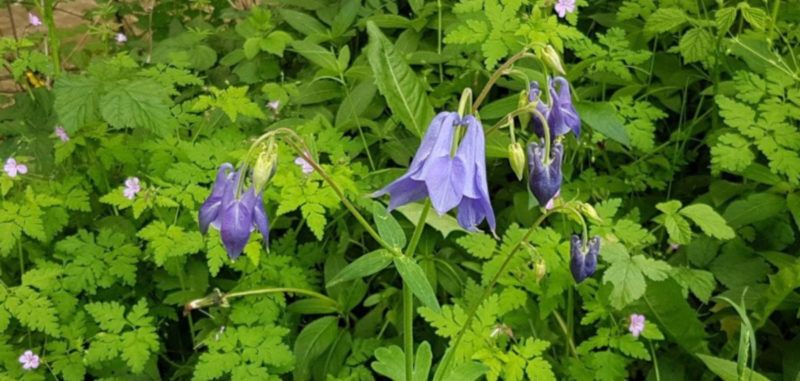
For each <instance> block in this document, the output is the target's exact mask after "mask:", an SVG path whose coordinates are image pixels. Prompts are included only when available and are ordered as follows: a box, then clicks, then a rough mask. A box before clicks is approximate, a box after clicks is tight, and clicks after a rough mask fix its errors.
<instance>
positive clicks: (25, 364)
mask: <svg viewBox="0 0 800 381" xmlns="http://www.w3.org/2000/svg"><path fill="white" fill-rule="evenodd" d="M19 362H20V364H22V369H25V370H31V369H36V368H38V367H39V356H37V355H36V354H34V353H33V351H31V350H27V351H25V352H24V353H23V354H22V355H21V356H19Z"/></svg>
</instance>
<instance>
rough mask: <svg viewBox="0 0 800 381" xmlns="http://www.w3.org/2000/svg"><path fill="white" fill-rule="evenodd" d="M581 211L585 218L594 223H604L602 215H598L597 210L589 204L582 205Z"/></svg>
mask: <svg viewBox="0 0 800 381" xmlns="http://www.w3.org/2000/svg"><path fill="white" fill-rule="evenodd" d="M580 211H581V213H582V214H583V215H584V216H586V217H588V218H589V219H590V220H592V221H594V222H603V218H601V217H600V215H599V214H597V210H595V209H594V207H593V206H591V205H590V204H588V203H585V202H583V203H581V204H580Z"/></svg>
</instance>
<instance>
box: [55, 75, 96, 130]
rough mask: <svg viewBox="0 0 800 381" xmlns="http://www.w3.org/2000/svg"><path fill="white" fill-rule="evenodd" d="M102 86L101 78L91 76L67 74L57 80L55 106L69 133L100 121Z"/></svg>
mask: <svg viewBox="0 0 800 381" xmlns="http://www.w3.org/2000/svg"><path fill="white" fill-rule="evenodd" d="M102 86H103V84H102V82H101V81H100V80H98V79H96V78H94V77H90V76H78V75H65V76H63V77H61V78H59V79H58V81H56V83H55V86H54V87H53V92H54V93H55V97H56V100H55V104H54V107H55V110H56V113H58V118H59V121H60V122H61V124H62V125H63V126H64V129H65V130H66V131H67V132H68V133H70V134H72V133H74V132H76V131H78V129H79V128H82V127H85V126H88V125H92V124H94V123H97V122H99V121H100V111H99V107H100V95H101V94H102Z"/></svg>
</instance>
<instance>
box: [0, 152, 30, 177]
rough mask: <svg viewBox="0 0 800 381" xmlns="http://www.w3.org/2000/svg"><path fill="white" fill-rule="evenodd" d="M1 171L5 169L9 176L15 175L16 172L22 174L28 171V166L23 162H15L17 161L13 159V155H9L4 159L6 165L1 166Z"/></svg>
mask: <svg viewBox="0 0 800 381" xmlns="http://www.w3.org/2000/svg"><path fill="white" fill-rule="evenodd" d="M3 171H5V172H6V174H7V175H8V176H9V177H17V174H20V175H24V174H26V173H28V166H27V165H25V164H17V161H16V160H14V158H13V157H9V158H8V160H6V165H4V166H3Z"/></svg>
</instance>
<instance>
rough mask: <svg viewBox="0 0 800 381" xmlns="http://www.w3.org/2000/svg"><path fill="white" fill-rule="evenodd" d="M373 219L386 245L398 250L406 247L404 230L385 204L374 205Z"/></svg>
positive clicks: (374, 203)
mask: <svg viewBox="0 0 800 381" xmlns="http://www.w3.org/2000/svg"><path fill="white" fill-rule="evenodd" d="M372 219H373V220H375V226H376V227H377V228H378V234H379V235H380V236H381V238H383V239H384V240H385V241H386V243H388V244H389V245H390V246H392V247H394V248H395V249H398V250H401V249H403V248H404V247H406V234H405V232H403V228H402V227H400V223H398V222H397V220H396V219H394V216H392V214H391V213H389V211H388V210H386V207H385V206H383V204H381V203H379V202H373V203H372Z"/></svg>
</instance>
